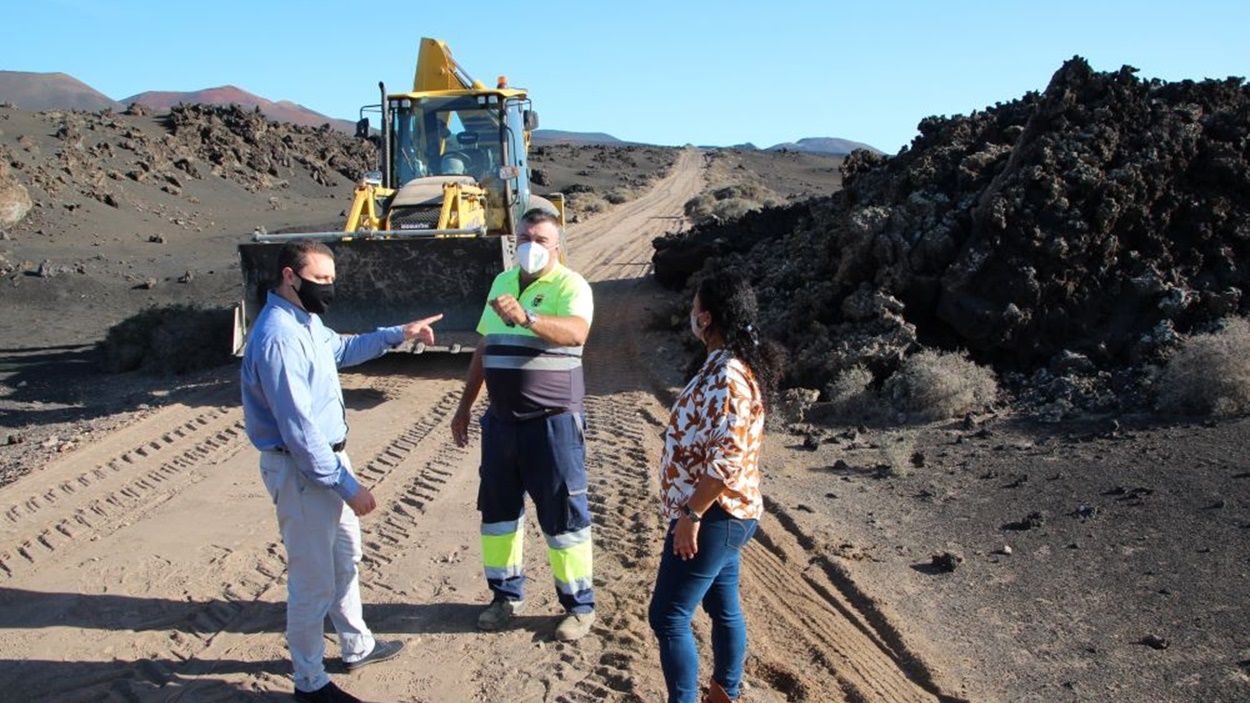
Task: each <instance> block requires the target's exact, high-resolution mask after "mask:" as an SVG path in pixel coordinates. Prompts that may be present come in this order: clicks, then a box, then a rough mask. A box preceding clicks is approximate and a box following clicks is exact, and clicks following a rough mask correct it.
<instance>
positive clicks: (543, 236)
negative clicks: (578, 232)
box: [451, 210, 595, 641]
mask: <svg viewBox="0 0 1250 703" xmlns="http://www.w3.org/2000/svg"><path fill="white" fill-rule="evenodd" d="M593 316H594V300H593V299H592V297H591V291H590V286H589V285H588V284H587V283H586V280H585V279H584V278H582V277H581V276H580V275H578V274H577V273H576V272H574V271H572V270H570V269H569V268H567V267H565V266H564V265H563V264H561V263H560V225H559V222H558V220H557V219H556V218H555V216H554V215H552V214H551V213H549V212H546V211H544V210H530V211H529V212H527V213H525V215H524V217H522V219H521V225H520V227H519V228H518V232H517V266H515V267H513V268H511V269H509V270H507V271H504V272H503V273H501V274H499V276H498V277H496V278H495V282H494V284H493V285H492V286H491V290H490V294H489V296H488V300H487V305H486V308H485V310H483V312H482V319H481V321H480V322H479V323H478V327H477V331H478V333H480V334H482V335H483V336H484V339H483V340H482V344H479V345H478V347H477V349H476V350H475V351H474V352H473V361H472V362H471V363H470V365H469V373H468V377H467V379H466V380H465V387H464V395H463V396H462V397H461V398H460V408H459V409H458V410H457V411H456V416H455V418H453V419H452V424H451V428H452V435H453V437H454V438H455V441H456V443H457V444H458V445H460V446H462V447H463V446H465V445H467V444H468V441H469V414H470V412H471V410H472V408H473V403H474V402H475V401H476V400H477V396H478V393H479V392H480V391H481V388H482V384H483V382H484V383H485V384H486V392H487V395H488V396H489V398H490V407H489V408H488V409H487V411H486V413H485V414H484V415H483V416H482V419H481V424H482V464H481V487H480V488H479V490H478V499H477V504H478V510H480V511H481V513H482V562H483V564H484V565H485V567H486V581H487V583H488V584H489V585H490V589H491V591H492V593H493V595H494V597H493V600H492V602H491V604H490V607H488V608H486V610H484V611H483V612H482V614H481V615H480V616H479V617H478V621H477V624H478V627H480V628H482V629H483V630H498V629H501V628H503V627H504V626H505V625H506V624H507V623H508V621H509V620H511V618H512V616H513V615H514V614H516V613H518V612H520V610H521V608H522V607H523V606H524V603H525V600H524V598H525V592H524V584H525V574H524V570H523V569H522V559H521V546H522V543H523V541H524V537H525V534H524V529H522V528H523V525H524V522H525V514H524V510H525V503H524V498H525V494H526V493H529V495H530V498H531V499H533V501H534V505H535V507H536V508H537V511H538V523H539V525H540V526H541V527H542V531H543V535H544V536H545V537H546V538H547V557H548V560H549V561H550V563H551V571H552V574H553V575H554V576H555V582H556V583H555V585H556V591H557V593H558V595H559V598H560V605H562V606H563V607H564V609H565V611H566V614H565V616H564V618H563V619H562V620H561V621H560V624H559V625H558V626H557V627H556V637H557V639H560V640H564V641H572V640H576V639H579V638H581V637H583V636H585V635H586V634H587V633H588V632H590V627H591V625H592V624H593V623H594V620H595V595H594V589H593V586H592V584H591V578H592V569H591V563H592V560H591V540H590V505H589V502H588V500H587V497H586V489H587V481H586V466H585V454H586V448H585V438H584V436H583V430H584V423H583V419H582V397H583V396H584V395H585V392H586V387H585V382H584V380H583V378H582V346H583V345H584V344H585V343H586V337H587V335H588V334H589V333H590V322H591V319H592V318H593Z"/></svg>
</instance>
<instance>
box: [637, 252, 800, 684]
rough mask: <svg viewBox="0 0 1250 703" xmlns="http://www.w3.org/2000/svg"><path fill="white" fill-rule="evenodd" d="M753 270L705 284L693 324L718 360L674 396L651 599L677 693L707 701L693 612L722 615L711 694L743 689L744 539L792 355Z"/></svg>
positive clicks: (751, 525) (716, 621)
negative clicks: (778, 337) (771, 325)
mask: <svg viewBox="0 0 1250 703" xmlns="http://www.w3.org/2000/svg"><path fill="white" fill-rule="evenodd" d="M757 312H758V304H757V302H756V298H755V291H754V290H752V289H751V286H750V284H749V283H748V282H747V280H746V279H745V278H743V277H741V276H739V275H736V274H729V273H719V274H716V275H714V276H713V277H711V278H707V279H705V280H704V281H703V282H702V283H701V284H700V285H699V286H698V290H697V292H696V293H695V297H694V302H693V307H692V310H691V312H690V330H691V332H692V333H693V334H694V335H695V337H697V338H698V339H699V341H701V342H702V343H703V345H704V346H705V347H706V348H707V359H706V360H705V361H704V362H703V364H702V366H701V367H699V369H698V371H697V372H696V373H695V374H694V377H693V378H691V380H690V382H689V383H688V384H687V385H686V388H685V390H683V391H682V393H681V396H680V397H678V399H677V402H676V404H674V405H673V411H672V415H671V416H670V418H669V424H668V429H667V430H666V431H665V433H664V456H663V459H662V460H661V465H660V466H661V469H660V471H661V474H660V493H661V496H660V497H661V500H662V503H663V508H662V510H663V513H664V516H665V517H666V518H668V520H669V521H670V522H669V529H668V534H667V536H666V538H665V541H664V553H663V555H662V556H661V559H660V570H659V574H657V576H656V581H655V592H654V593H653V595H652V598H651V610H650V621H651V628H652V629H653V630H655V634H656V637H657V638H658V639H659V643H660V663H661V665H662V666H663V668H664V679H665V681H666V682H667V685H668V703H695V700H696V696H697V695H698V686H699V684H698V674H699V672H698V669H699V655H698V651H697V650H696V648H695V642H694V636H693V634H692V633H691V631H690V620H691V618H692V617H693V616H694V610H695V608H696V607H697V606H698V605H699V603H700V602H701V603H703V608H704V610H706V611H707V613H708V615H709V616H710V617H711V619H712V654H713V659H714V666H713V671H712V680H711V683H710V685H709V692H708V694H707V696H706V697H705V698H704V699H703V700H704V702H705V703H732V702H733V701H736V700H738V695H739V689H740V688H741V684H742V667H743V663H744V662H745V660H746V621H745V620H744V619H743V616H742V608H741V607H740V606H739V604H738V565H739V558H738V557H739V553H740V551H741V550H742V547H743V546H744V545H746V543H747V542H748V541H749V540H750V539H751V536H752V535H753V534H754V533H755V526H756V521H757V520H759V518H760V515H761V514H762V513H763V510H764V499H763V496H762V495H761V494H760V470H759V460H760V449H761V446H762V443H763V439H764V408H765V396H766V394H767V393H770V392H771V391H772V389H774V388H775V387H776V381H777V375H778V373H779V366H780V357H779V354H778V352H777V351H776V347H775V345H772V344H771V343H768V342H766V341H764V342H761V340H760V336H759V332H758V329H757V322H756V319H755V318H756V315H757Z"/></svg>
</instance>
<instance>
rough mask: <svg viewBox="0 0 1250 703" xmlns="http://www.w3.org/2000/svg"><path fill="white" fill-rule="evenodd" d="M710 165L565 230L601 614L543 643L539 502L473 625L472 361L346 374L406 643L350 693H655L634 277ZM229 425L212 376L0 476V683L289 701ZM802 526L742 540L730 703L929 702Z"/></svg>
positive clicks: (44, 694)
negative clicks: (51, 458) (574, 282)
mask: <svg viewBox="0 0 1250 703" xmlns="http://www.w3.org/2000/svg"><path fill="white" fill-rule="evenodd" d="M702 166H703V158H702V156H701V155H700V154H699V153H698V152H695V151H688V152H685V153H684V154H683V155H682V157H681V158H680V159H679V160H678V162H677V164H676V166H675V167H674V169H673V171H672V172H671V173H670V175H668V176H667V177H666V178H664V179H663V180H661V181H660V182H659V183H658V184H657V186H656V187H655V188H654V189H653V190H652V191H651V192H650V193H648V194H647V195H645V196H644V197H642V198H639V199H638V200H636V201H633V202H630V203H627V204H625V205H622V206H621V207H619V208H616V209H613V210H612V211H610V212H608V213H605V214H603V215H601V216H599V217H597V218H594V219H591V220H589V221H587V222H585V223H583V224H581V225H578V226H577V227H574V228H571V229H570V233H569V237H570V241H571V247H572V250H573V252H574V256H573V265H574V267H575V268H577V269H578V270H580V271H582V272H583V273H584V274H585V275H586V276H587V278H588V279H590V280H591V281H592V283H593V285H594V286H595V294H596V308H597V320H596V324H595V328H594V331H593V332H592V335H591V337H592V339H591V343H590V346H589V348H588V350H587V356H586V364H587V386H588V397H587V423H588V429H587V453H588V466H589V467H590V473H591V479H592V483H591V494H592V508H593V510H594V517H595V527H594V529H595V548H596V555H595V556H596V564H595V566H596V588H597V594H598V599H599V615H600V617H599V621H598V623H597V625H596V627H595V630H594V632H593V633H592V635H591V636H589V637H587V638H586V639H585V640H583V641H582V642H579V643H577V644H576V645H566V644H561V643H556V642H554V641H553V640H552V639H551V634H552V631H553V629H554V626H555V616H556V615H557V610H558V609H557V607H556V602H555V598H554V593H553V589H552V587H551V580H550V573H549V571H548V569H547V566H546V563H545V550H544V549H543V542H542V539H541V535H540V534H539V533H538V531H537V527H536V525H534V524H533V519H532V518H531V520H530V524H529V525H528V527H527V535H528V536H527V541H526V545H525V546H526V565H527V570H528V572H529V575H530V577H531V581H530V596H529V600H530V607H529V608H528V609H527V612H526V615H525V616H524V617H521V618H520V619H519V621H518V622H517V624H516V626H515V627H514V628H512V629H510V630H509V631H506V632H503V633H497V634H483V633H479V632H477V631H476V630H475V628H474V622H475V618H476V614H477V612H478V610H479V609H480V607H482V605H483V604H484V602H485V600H486V599H487V591H486V587H485V582H484V579H483V576H482V573H481V567H480V563H479V558H478V547H477V543H478V518H477V514H476V511H475V509H474V501H475V498H476V490H477V481H478V479H477V470H476V469H477V451H478V448H477V445H476V437H475V439H474V442H473V443H472V444H471V445H470V447H469V448H467V449H460V448H457V447H456V446H455V445H454V444H453V443H452V442H451V437H450V430H449V423H450V420H451V415H452V413H453V411H454V409H455V406H456V403H457V401H458V397H459V391H460V386H461V376H462V374H463V370H464V364H465V361H466V359H465V358H464V357H449V356H429V357H416V358H410V357H401V356H398V355H395V356H392V357H388V358H386V359H382V360H379V361H377V362H373V363H371V364H368V365H366V366H364V367H362V368H359V369H354V370H351V371H350V372H345V373H344V374H343V385H344V388H345V392H346V395H347V400H348V405H349V422H350V424H351V427H352V432H351V438H350V446H349V454H350V455H351V457H352V459H353V462H354V463H355V466H356V471H357V473H358V474H359V476H360V477H361V479H362V481H363V482H365V483H366V484H368V485H370V486H372V487H373V490H374V493H375V495H376V497H377V498H378V501H379V505H380V508H379V509H378V511H376V512H375V513H374V514H372V515H370V516H369V517H367V518H366V519H365V520H364V530H365V536H364V540H365V545H366V546H365V553H366V558H365V564H364V568H363V573H362V584H363V589H364V598H365V602H366V617H367V619H368V621H369V623H370V625H371V626H372V627H373V628H374V630H375V632H376V633H377V634H378V635H379V636H381V637H398V638H402V639H404V640H405V641H406V642H407V644H408V649H407V651H406V652H405V654H404V655H403V657H402V658H401V659H399V660H398V661H397V662H395V663H389V664H385V665H379V666H375V667H370V668H368V669H365V670H363V671H361V672H359V673H358V674H355V675H351V676H349V675H347V674H345V673H339V674H337V675H336V679H337V680H338V681H339V682H340V683H341V684H342V685H343V686H344V688H346V689H347V690H349V691H352V692H353V693H355V694H357V695H359V696H362V697H365V698H367V699H369V700H378V701H427V702H442V701H447V702H450V701H458V702H462V701H483V702H486V701H503V700H507V701H512V702H514V703H522V702H534V703H539V702H543V703H547V702H553V701H559V702H564V703H582V702H585V703H589V702H591V701H639V702H641V701H648V702H653V701H661V700H663V695H662V691H663V681H662V679H661V677H660V674H659V663H658V659H657V657H656V655H655V653H654V646H653V640H652V636H651V633H650V631H649V629H648V627H647V623H646V606H647V602H648V598H649V593H650V585H651V583H652V580H653V577H654V573H655V567H656V563H657V555H658V550H659V545H660V542H661V539H662V529H663V528H662V525H661V522H660V519H659V517H658V514H657V511H656V507H655V505H656V499H655V494H656V485H655V484H656V480H655V477H654V476H653V473H654V472H653V467H654V465H655V462H656V460H657V458H658V456H659V453H660V441H659V431H660V428H661V427H662V425H663V424H664V422H665V419H666V417H667V408H666V407H665V405H664V403H663V401H661V400H660V397H662V396H664V394H665V392H664V389H662V388H657V387H656V385H655V383H654V382H653V381H652V380H651V379H652V378H654V377H653V376H652V375H651V374H650V373H648V365H649V364H655V363H660V361H658V360H656V359H655V358H654V355H649V354H648V352H647V350H645V349H640V348H639V343H638V341H637V340H638V339H639V335H637V334H634V331H635V330H636V329H638V327H639V326H640V325H642V324H644V323H643V316H644V315H645V312H644V310H643V309H642V307H641V304H640V303H639V302H638V301H639V299H640V296H638V295H636V293H637V292H638V291H639V290H640V289H641V288H640V287H642V286H646V285H649V284H647V283H646V282H645V281H644V279H643V276H644V275H645V274H646V273H647V271H648V262H649V258H650V253H651V247H650V240H651V238H652V237H654V236H656V235H658V234H660V233H662V232H664V231H666V230H670V229H673V228H674V227H675V226H676V225H677V224H678V223H680V222H681V220H680V217H681V212H682V204H683V203H684V202H685V201H686V200H687V199H689V198H690V197H693V196H694V195H695V194H697V193H698V192H699V190H700V189H701V188H702V183H703V181H702ZM664 363H671V360H664ZM230 373H233V372H232V371H230V370H226V371H223V374H230ZM242 423H243V418H242V410H241V409H240V407H239V405H238V399H237V389H235V388H233V387H232V386H231V385H230V384H223V386H221V387H218V388H215V389H209V390H205V391H203V392H201V393H199V394H197V395H190V396H185V397H183V398H182V399H181V401H180V402H178V403H175V404H171V405H169V406H167V407H165V408H163V409H161V410H160V411H158V412H155V413H152V414H150V415H148V416H146V417H144V418H143V419H142V420H140V421H138V422H135V423H133V424H131V425H129V426H127V427H125V428H123V429H121V430H118V431H116V432H113V433H111V434H109V435H107V436H106V437H104V438H102V439H100V440H99V441H96V442H94V443H92V444H90V445H89V446H84V447H81V448H79V449H77V450H75V451H73V452H72V453H70V454H68V455H66V456H63V457H61V458H59V459H58V460H57V461H56V462H55V463H53V464H50V465H48V466H46V467H43V468H41V469H39V470H37V471H34V472H32V473H31V474H30V475H28V476H26V477H25V478H23V479H22V480H19V481H17V482H16V483H14V484H11V485H9V486H7V487H5V488H4V489H3V490H0V699H2V700H15V701H16V700H23V701H26V700H49V701H53V700H54V701H233V700H275V701H278V700H289V691H290V679H289V671H290V667H289V664H288V663H287V660H286V650H285V642H284V639H283V635H282V630H283V620H284V613H283V599H284V598H285V581H284V570H285V567H284V562H283V550H282V546H281V544H280V543H279V541H278V534H277V527H276V522H275V519H274V515H273V509H272V506H271V505H270V503H269V500H268V496H267V495H266V494H265V492H264V489H263V487H262V485H261V482H260V479H259V475H258V470H257V455H256V452H255V451H254V450H253V449H252V447H251V446H250V444H249V443H248V442H247V439H246V436H245V434H244V432H243V424H242ZM806 539H807V538H806V537H805V535H803V534H802V532H801V531H799V530H798V528H797V527H795V526H794V525H793V523H787V524H782V523H781V522H778V521H776V520H774V519H771V518H769V519H766V520H765V521H764V522H763V524H762V526H761V530H760V533H759V539H758V540H756V541H755V542H754V543H752V544H751V545H750V546H749V547H748V549H747V551H746V556H745V569H744V583H743V592H744V601H745V605H746V609H747V613H748V619H749V622H750V628H751V638H752V645H751V646H752V655H751V659H750V662H749V666H748V680H749V682H750V684H751V689H750V691H749V692H748V696H747V699H748V700H751V701H870V702H874V703H875V702H881V703H894V702H902V701H932V700H943V699H944V697H943V696H941V695H940V694H939V693H938V692H937V691H936V690H935V688H934V686H933V685H932V684H930V683H929V678H928V677H927V676H926V675H925V674H924V671H925V670H924V668H923V666H922V665H920V664H919V663H918V662H916V661H914V659H913V658H912V657H911V656H910V655H909V654H908V652H907V650H906V648H905V647H904V646H903V645H902V643H901V642H899V641H898V640H897V638H896V637H894V636H892V635H891V634H890V632H889V631H888V628H883V627H882V623H881V621H880V617H879V616H876V615H874V614H873V613H871V612H862V611H861V610H860V609H859V608H858V607H857V605H856V603H857V600H856V599H855V598H854V597H853V596H851V595H849V594H848V593H847V592H845V591H844V589H841V588H840V587H839V586H838V584H837V583H835V582H834V581H833V580H831V579H830V578H829V577H828V576H827V575H826V574H825V573H823V572H822V571H821V570H820V569H818V568H812V567H811V565H810V563H809V562H810V560H809V558H808V556H807V555H806V553H805V549H804V544H805V543H806ZM696 629H697V631H698V632H699V633H700V635H701V636H703V635H706V631H707V627H706V622H705V621H703V620H698V621H696ZM328 641H329V640H328ZM327 654H328V655H329V656H331V657H334V656H336V655H337V651H336V649H335V647H334V646H333V644H332V643H331V644H330V646H329V647H328V650H327ZM705 654H706V652H705ZM331 671H332V673H333V672H334V668H333V667H332V668H331Z"/></svg>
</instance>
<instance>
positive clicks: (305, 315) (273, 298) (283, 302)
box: [267, 290, 312, 325]
mask: <svg viewBox="0 0 1250 703" xmlns="http://www.w3.org/2000/svg"><path fill="white" fill-rule="evenodd" d="M267 300H268V303H269V304H270V305H274V306H277V307H279V308H281V309H283V310H286V311H287V312H288V313H290V314H292V315H294V316H295V319H296V320H297V321H299V323H300V324H301V325H307V324H309V323H311V322H312V313H310V312H308V311H307V310H305V309H304V308H301V307H300V306H298V305H295V304H294V303H292V302H291V301H289V300H287V299H286V298H283V297H282V296H280V295H278V291H275V290H271V291H269V298H268V299H267Z"/></svg>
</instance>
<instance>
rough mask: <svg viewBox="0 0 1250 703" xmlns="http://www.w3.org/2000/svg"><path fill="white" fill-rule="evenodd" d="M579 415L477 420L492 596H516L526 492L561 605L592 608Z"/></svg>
mask: <svg viewBox="0 0 1250 703" xmlns="http://www.w3.org/2000/svg"><path fill="white" fill-rule="evenodd" d="M584 456H585V442H584V439H583V435H582V421H581V417H580V416H578V415H576V414H562V415H553V416H548V417H540V418H535V419H533V420H525V421H522V422H509V421H505V420H500V419H498V418H496V417H494V416H492V415H490V414H489V413H488V414H487V415H486V416H484V417H483V418H482V464H481V469H480V474H481V486H480V487H479V490H478V510H480V511H481V513H482V562H483V566H484V567H485V573H486V580H487V583H488V584H489V585H490V588H491V590H492V591H493V592H494V598H495V599H496V600H520V599H522V598H524V593H525V590H524V589H525V587H524V582H525V572H524V568H523V563H524V561H523V542H524V529H523V527H524V519H525V515H524V497H525V494H527V493H528V494H529V496H530V498H531V499H532V500H533V501H534V506H535V508H536V512H537V513H538V523H539V525H540V526H541V527H542V532H543V535H544V536H545V537H546V540H547V558H548V561H549V562H550V564H551V571H552V574H553V576H554V578H555V586H556V591H557V594H558V596H559V598H560V603H561V604H562V605H563V606H564V607H565V609H566V610H569V611H571V612H586V611H589V610H593V609H594V588H593V578H594V571H593V552H592V546H591V545H592V539H591V527H590V505H589V501H588V500H587V495H586V489H587V482H586V469H585V462H584Z"/></svg>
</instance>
